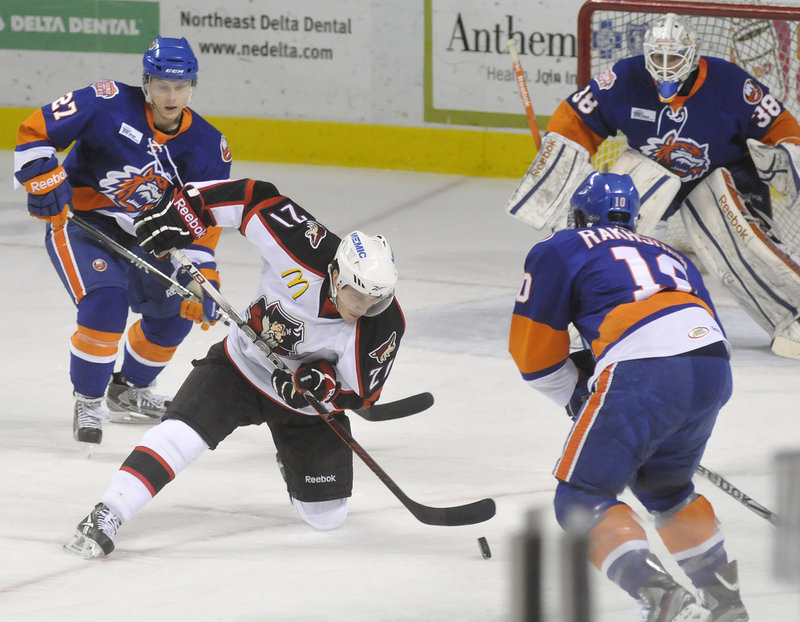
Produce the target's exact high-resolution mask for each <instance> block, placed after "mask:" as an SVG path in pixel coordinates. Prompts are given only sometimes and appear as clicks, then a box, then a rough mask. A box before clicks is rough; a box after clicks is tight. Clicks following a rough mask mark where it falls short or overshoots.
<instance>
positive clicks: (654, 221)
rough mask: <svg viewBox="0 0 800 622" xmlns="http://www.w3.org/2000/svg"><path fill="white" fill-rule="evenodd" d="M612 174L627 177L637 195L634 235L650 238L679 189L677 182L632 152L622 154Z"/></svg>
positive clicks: (638, 154)
mask: <svg viewBox="0 0 800 622" xmlns="http://www.w3.org/2000/svg"><path fill="white" fill-rule="evenodd" d="M610 172H612V173H617V174H618V175H630V177H631V179H633V185H634V186H636V190H638V191H639V221H638V222H637V224H636V232H637V233H641V234H642V235H649V236H652V235H653V234H654V233H656V231H657V229H656V227H657V225H658V224H659V222H660V221H661V218H662V217H663V216H664V213H665V212H666V211H667V209H668V208H669V206H670V204H671V203H672V199H674V198H675V195H676V194H678V190H680V189H681V180H680V178H679V177H678V176H677V175H676V174H675V173H673V172H672V171H670V170H667V169H666V168H664V167H663V166H661V165H660V164H659V163H658V162H656V161H655V160H651V159H650V158H648V157H647V156H644V155H642V154H641V153H639V152H638V151H636V150H634V149H628V150H627V151H625V152H624V153H623V154H622V155H621V156H620V157H619V158H617V161H616V162H614V165H613V166H612V167H611V171H610Z"/></svg>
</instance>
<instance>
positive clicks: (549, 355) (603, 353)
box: [509, 226, 725, 406]
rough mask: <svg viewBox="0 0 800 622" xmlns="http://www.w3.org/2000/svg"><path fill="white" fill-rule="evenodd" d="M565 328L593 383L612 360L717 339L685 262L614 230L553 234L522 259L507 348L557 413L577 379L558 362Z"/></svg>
mask: <svg viewBox="0 0 800 622" xmlns="http://www.w3.org/2000/svg"><path fill="white" fill-rule="evenodd" d="M570 323H572V324H574V326H575V328H577V329H578V331H579V332H580V335H581V337H582V338H583V340H584V343H586V344H588V347H590V348H591V350H592V352H593V354H594V356H595V358H596V359H597V367H596V371H595V377H596V376H597V375H599V374H600V372H601V371H602V370H603V368H604V367H606V366H608V365H610V364H611V363H613V362H617V361H621V360H631V359H641V358H652V357H659V356H672V355H676V354H680V353H683V352H688V351H690V350H694V349H697V348H701V347H704V346H706V345H710V344H712V343H715V342H717V341H723V340H724V339H725V336H724V333H723V331H722V328H721V325H720V324H719V322H718V320H717V317H716V312H715V310H714V307H713V306H712V303H711V299H710V297H709V295H708V292H707V290H706V288H705V286H704V284H703V281H702V278H701V276H700V273H699V271H698V270H697V268H696V267H695V266H694V265H693V264H692V263H691V261H689V259H688V258H686V257H685V256H684V255H683V254H681V253H680V252H678V251H676V250H674V249H672V248H671V247H669V246H667V245H665V244H663V243H662V242H660V241H658V240H656V239H653V238H649V237H647V236H643V235H639V234H636V233H633V232H632V231H629V230H627V229H623V228H620V227H614V226H609V227H590V228H584V229H566V230H563V231H559V232H557V233H554V234H553V235H552V236H550V237H549V238H547V239H545V240H543V241H542V242H539V243H538V244H536V245H535V246H534V247H533V248H532V249H531V251H530V253H529V254H528V257H527V259H526V261H525V277H524V279H523V285H522V288H521V290H520V293H519V295H518V296H517V299H516V303H515V306H514V313H513V316H512V320H511V331H510V339H509V351H510V352H511V354H512V356H513V358H514V361H515V362H516V364H517V367H518V368H519V370H520V372H521V373H522V376H523V379H525V380H526V381H527V382H528V383H529V384H531V385H532V386H533V387H534V388H537V389H539V390H540V391H542V392H543V393H545V394H546V395H548V396H549V397H550V398H552V399H553V400H554V401H556V402H557V403H559V404H560V405H562V406H563V405H564V404H566V403H567V401H568V400H569V397H570V395H571V393H572V390H573V389H574V387H575V382H576V380H577V373H576V372H575V370H574V367H570V366H568V365H567V360H568V355H569V350H570V337H569V334H568V327H569V325H570ZM591 381H592V382H593V381H594V378H593V379H592V380H591Z"/></svg>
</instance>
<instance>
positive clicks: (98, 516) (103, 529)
mask: <svg viewBox="0 0 800 622" xmlns="http://www.w3.org/2000/svg"><path fill="white" fill-rule="evenodd" d="M121 524H122V520H121V519H120V518H119V517H118V516H117V515H116V514H114V512H112V511H111V510H110V509H109V508H108V506H106V504H104V503H98V504H97V505H96V506H94V509H93V510H92V511H91V512H89V515H88V516H87V517H86V518H84V519H83V520H82V521H81V522H80V523H78V526H77V528H76V529H75V533H74V534H73V535H72V538H70V540H69V541H68V542H67V543H66V544H65V545H64V549H65V550H67V551H69V552H70V553H74V554H75V555H80V556H81V557H83V558H84V559H93V558H95V557H106V556H107V555H109V554H110V553H111V551H113V550H114V536H115V535H116V533H117V530H118V529H119V527H120V525H121Z"/></svg>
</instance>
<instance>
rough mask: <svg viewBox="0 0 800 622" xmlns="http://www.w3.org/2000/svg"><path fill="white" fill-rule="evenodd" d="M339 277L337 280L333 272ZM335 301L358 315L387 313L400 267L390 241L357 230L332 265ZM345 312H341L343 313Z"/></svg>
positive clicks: (331, 272)
mask: <svg viewBox="0 0 800 622" xmlns="http://www.w3.org/2000/svg"><path fill="white" fill-rule="evenodd" d="M334 270H335V271H337V272H338V274H337V275H336V278H335V279H334V276H333V272H334ZM328 274H329V275H330V276H331V300H332V301H333V304H335V305H336V307H337V308H339V304H340V303H343V304H344V305H345V306H346V307H347V308H348V309H350V310H352V311H354V312H357V314H358V315H365V316H367V317H371V316H374V315H378V314H379V313H381V312H382V311H384V310H386V309H387V308H388V307H389V305H390V304H391V303H392V300H393V299H394V289H395V286H396V285H397V268H396V266H395V263H394V253H393V252H392V249H391V247H390V246H389V242H387V241H386V238H384V237H383V236H382V235H367V234H365V233H362V232H361V231H353V232H352V233H349V234H348V235H346V236H345V237H344V238H343V239H342V241H341V242H340V243H339V247H338V248H337V249H336V255H335V256H334V258H333V261H332V262H331V263H330V265H329V266H328ZM340 312H341V310H340Z"/></svg>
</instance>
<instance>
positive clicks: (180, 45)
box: [142, 36, 198, 86]
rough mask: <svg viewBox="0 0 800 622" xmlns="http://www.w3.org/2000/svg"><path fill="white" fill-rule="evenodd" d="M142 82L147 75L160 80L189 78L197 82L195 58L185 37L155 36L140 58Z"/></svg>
mask: <svg viewBox="0 0 800 622" xmlns="http://www.w3.org/2000/svg"><path fill="white" fill-rule="evenodd" d="M142 64H143V65H144V78H143V79H144V83H145V85H147V79H148V78H149V77H151V76H152V77H154V78H159V79H160V80H174V81H178V80H191V81H192V86H194V85H195V84H197V70H198V63H197V58H196V57H195V55H194V52H192V48H191V47H190V46H189V42H188V41H187V40H186V38H185V37H181V38H180V39H174V38H171V37H160V36H159V37H156V38H155V41H153V43H151V44H150V48H149V49H148V50H147V51H146V52H145V53H144V58H142Z"/></svg>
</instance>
